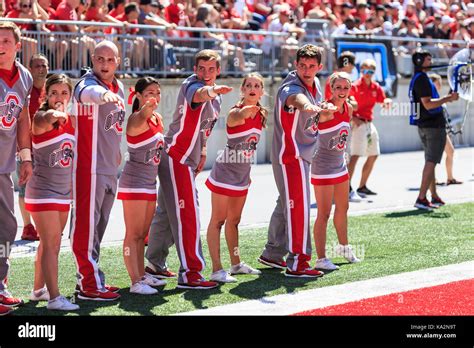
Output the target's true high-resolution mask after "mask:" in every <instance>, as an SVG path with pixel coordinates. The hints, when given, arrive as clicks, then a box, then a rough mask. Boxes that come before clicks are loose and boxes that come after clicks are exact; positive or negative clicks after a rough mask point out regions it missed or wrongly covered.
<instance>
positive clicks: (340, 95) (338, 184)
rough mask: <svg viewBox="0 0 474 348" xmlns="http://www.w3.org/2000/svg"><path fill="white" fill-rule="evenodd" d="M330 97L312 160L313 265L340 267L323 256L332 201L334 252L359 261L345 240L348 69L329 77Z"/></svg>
mask: <svg viewBox="0 0 474 348" xmlns="http://www.w3.org/2000/svg"><path fill="white" fill-rule="evenodd" d="M329 79H330V80H329V84H330V87H331V91H332V97H331V99H329V100H328V102H329V103H332V104H333V105H334V106H335V107H336V108H337V111H336V112H335V113H334V118H333V119H332V120H330V121H326V122H320V123H319V124H318V132H319V135H318V139H317V147H316V154H315V156H314V158H313V162H312V164H311V183H312V184H313V185H314V192H315V195H316V203H317V205H318V215H317V218H316V223H315V224H314V240H315V243H316V252H317V254H318V260H317V261H316V267H315V268H316V269H321V270H329V271H331V270H335V269H338V268H339V267H338V266H336V265H334V264H333V263H332V262H331V260H329V259H328V258H326V230H327V223H328V220H329V216H330V214H331V208H332V203H333V201H334V203H335V205H336V210H335V212H334V227H335V228H336V232H337V238H338V240H339V245H338V246H337V247H336V250H335V251H336V253H337V254H338V255H341V256H344V257H345V258H346V259H347V260H348V261H349V262H359V261H360V260H359V259H358V258H357V257H356V256H355V255H354V253H353V251H352V247H351V246H350V245H349V242H348V240H347V210H348V208H349V199H348V197H349V173H348V170H347V165H346V161H345V158H344V150H345V148H346V141H347V138H348V136H349V131H350V124H349V122H350V120H351V117H352V106H351V105H350V104H349V103H347V98H348V97H349V91H350V90H351V79H350V76H349V75H348V74H347V73H344V72H336V73H334V74H332V75H331V76H330V78H329Z"/></svg>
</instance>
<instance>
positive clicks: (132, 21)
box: [116, 13, 140, 35]
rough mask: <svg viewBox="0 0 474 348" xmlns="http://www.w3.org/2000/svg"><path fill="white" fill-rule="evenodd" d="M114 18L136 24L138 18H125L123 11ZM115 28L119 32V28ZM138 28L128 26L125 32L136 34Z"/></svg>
mask: <svg viewBox="0 0 474 348" xmlns="http://www.w3.org/2000/svg"><path fill="white" fill-rule="evenodd" d="M116 18H117V19H118V20H119V21H121V22H128V23H130V24H138V19H127V15H126V14H125V13H122V14H121V15H118V16H117V17H116ZM116 29H117V33H118V34H120V29H118V28H116ZM139 30H140V29H138V28H128V29H127V34H132V35H135V34H138V31H139Z"/></svg>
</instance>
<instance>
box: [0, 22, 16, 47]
mask: <svg viewBox="0 0 474 348" xmlns="http://www.w3.org/2000/svg"><path fill="white" fill-rule="evenodd" d="M0 30H10V31H11V32H12V33H13V37H14V38H15V43H18V42H20V40H21V31H20V28H18V26H17V25H16V24H15V23H13V22H0Z"/></svg>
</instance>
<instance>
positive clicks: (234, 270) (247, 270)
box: [229, 262, 262, 275]
mask: <svg viewBox="0 0 474 348" xmlns="http://www.w3.org/2000/svg"><path fill="white" fill-rule="evenodd" d="M229 273H230V274H231V275H234V274H262V272H260V271H259V270H258V269H255V268H252V267H250V266H249V265H247V264H246V263H245V262H241V263H239V264H238V265H233V266H231V267H230V272H229Z"/></svg>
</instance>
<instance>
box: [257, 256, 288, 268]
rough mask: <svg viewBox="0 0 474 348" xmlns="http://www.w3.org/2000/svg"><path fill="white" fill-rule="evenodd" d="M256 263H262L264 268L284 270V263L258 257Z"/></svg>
mask: <svg viewBox="0 0 474 348" xmlns="http://www.w3.org/2000/svg"><path fill="white" fill-rule="evenodd" d="M257 261H258V262H260V263H263V264H264V265H266V266H270V267H273V268H279V269H286V262H285V261H274V260H270V259H267V258H266V257H263V256H260V257H259V258H258V259H257Z"/></svg>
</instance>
